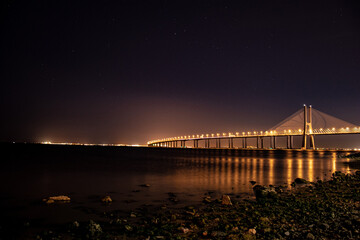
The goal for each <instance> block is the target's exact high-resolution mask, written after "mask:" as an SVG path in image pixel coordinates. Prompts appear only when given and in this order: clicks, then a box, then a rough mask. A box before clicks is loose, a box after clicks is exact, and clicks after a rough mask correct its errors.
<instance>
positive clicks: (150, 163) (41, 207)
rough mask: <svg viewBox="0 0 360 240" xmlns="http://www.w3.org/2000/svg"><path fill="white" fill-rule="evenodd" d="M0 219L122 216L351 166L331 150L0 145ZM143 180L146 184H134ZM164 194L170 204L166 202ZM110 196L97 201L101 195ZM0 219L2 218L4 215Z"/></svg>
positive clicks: (243, 193) (239, 194)
mask: <svg viewBox="0 0 360 240" xmlns="http://www.w3.org/2000/svg"><path fill="white" fill-rule="evenodd" d="M0 146H1V151H2V155H3V156H6V157H3V158H2V160H1V166H2V167H1V170H0V180H1V181H0V192H1V195H0V197H1V198H0V204H1V205H0V206H1V209H0V210H1V212H2V222H4V221H5V219H7V220H9V219H10V220H11V221H14V222H16V221H17V222H19V221H33V220H36V221H38V222H42V223H44V224H52V223H63V222H71V221H74V220H78V221H81V220H86V219H89V218H92V217H95V216H98V215H99V212H104V211H107V210H115V209H119V210H120V211H123V212H124V214H128V212H129V211H131V209H135V208H137V207H140V206H142V205H144V204H146V205H150V206H151V205H153V206H161V205H168V206H173V207H177V206H182V205H189V204H199V203H200V202H201V201H202V197H203V196H204V194H205V193H208V192H213V193H212V194H213V196H214V197H220V196H221V194H230V195H231V196H232V198H239V199H240V198H251V197H252V185H251V183H250V182H249V181H256V182H257V184H262V185H269V184H272V185H280V184H281V185H284V184H285V185H290V184H291V182H293V181H294V179H295V178H305V179H307V180H309V181H317V180H318V179H321V180H324V179H328V178H330V176H331V174H332V173H333V172H334V171H342V172H351V171H352V170H353V169H351V168H349V166H348V165H347V164H346V162H347V161H349V160H348V159H344V158H341V159H339V158H338V154H344V153H345V152H335V151H297V150H293V151H285V150H272V151H266V150H242V151H240V150H228V149H223V150H215V149H212V150H207V149H203V150H195V149H173V150H172V149H160V148H140V147H100V146H98V147H94V146H92V147H91V146H58V145H35V144H1V145H0ZM143 184H149V185H150V187H143V186H141V185H143ZM169 192H172V193H174V194H175V195H176V199H177V200H178V202H176V203H174V202H172V201H170V200H169ZM55 195H67V196H69V197H70V198H71V203H69V204H60V205H58V204H55V205H46V204H44V203H43V202H42V199H43V198H46V197H49V196H55ZM105 195H110V196H111V198H112V199H113V200H114V202H113V203H112V204H111V205H108V206H105V205H102V204H101V202H100V199H101V197H103V196H105ZM7 220H6V221H7Z"/></svg>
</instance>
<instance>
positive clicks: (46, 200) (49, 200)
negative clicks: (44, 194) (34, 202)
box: [43, 199, 55, 204]
mask: <svg viewBox="0 0 360 240" xmlns="http://www.w3.org/2000/svg"><path fill="white" fill-rule="evenodd" d="M43 201H44V200H43ZM44 202H45V203H46V204H52V203H54V202H55V201H54V200H52V199H45V201H44Z"/></svg>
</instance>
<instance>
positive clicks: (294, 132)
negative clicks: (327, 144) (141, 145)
mask: <svg viewBox="0 0 360 240" xmlns="http://www.w3.org/2000/svg"><path fill="white" fill-rule="evenodd" d="M356 133H360V127H353V128H349V127H343V128H318V129H312V130H310V131H309V132H308V133H307V134H310V135H311V134H312V135H336V134H339V135H340V134H356ZM303 134H304V132H303V130H302V129H288V130H283V131H276V130H269V131H248V132H234V133H233V132H229V133H222V134H220V133H211V134H196V135H195V134H194V135H183V136H177V137H170V138H163V139H156V140H151V141H149V142H148V144H155V143H163V142H174V141H191V140H203V139H228V138H251V137H271V136H275V137H276V136H299V135H303Z"/></svg>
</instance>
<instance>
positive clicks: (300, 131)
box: [148, 127, 358, 144]
mask: <svg viewBox="0 0 360 240" xmlns="http://www.w3.org/2000/svg"><path fill="white" fill-rule="evenodd" d="M345 129H346V130H347V131H348V130H350V128H349V127H347V128H340V130H341V131H344V130H345ZM357 129H358V128H357V127H355V128H354V130H357ZM335 130H336V128H332V129H331V130H330V128H328V129H326V131H335ZM312 131H316V132H317V129H314V130H312ZM319 131H324V129H323V128H320V129H319ZM292 132H294V133H302V132H303V130H302V129H298V130H295V131H293V130H291V129H289V130H284V133H292ZM252 133H254V135H257V134H258V133H260V134H259V135H264V134H265V135H269V134H270V135H274V134H277V132H276V131H275V130H274V131H265V132H263V131H259V132H257V131H254V132H242V136H249V135H251V134H252ZM237 136H241V135H240V133H239V132H236V133H235V135H234V134H233V133H231V132H229V133H228V134H227V133H223V134H222V135H221V134H220V133H216V134H214V133H212V134H201V135H199V134H198V135H188V136H178V137H172V138H163V139H158V140H153V141H149V142H148V144H151V143H155V142H161V141H174V140H182V139H196V138H204V137H206V138H209V137H216V138H217V137H237Z"/></svg>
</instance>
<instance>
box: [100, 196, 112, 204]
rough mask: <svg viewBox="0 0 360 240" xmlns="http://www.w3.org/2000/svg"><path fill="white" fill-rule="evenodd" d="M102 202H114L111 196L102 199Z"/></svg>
mask: <svg viewBox="0 0 360 240" xmlns="http://www.w3.org/2000/svg"><path fill="white" fill-rule="evenodd" d="M101 202H103V203H111V202H112V199H111V197H110V196H105V197H103V198H102V199H101Z"/></svg>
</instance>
